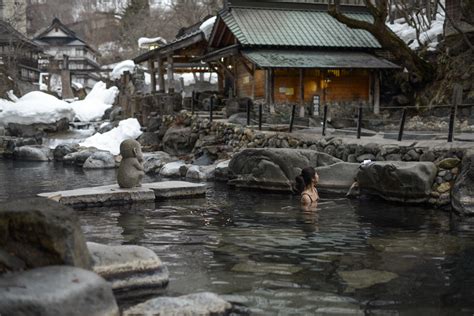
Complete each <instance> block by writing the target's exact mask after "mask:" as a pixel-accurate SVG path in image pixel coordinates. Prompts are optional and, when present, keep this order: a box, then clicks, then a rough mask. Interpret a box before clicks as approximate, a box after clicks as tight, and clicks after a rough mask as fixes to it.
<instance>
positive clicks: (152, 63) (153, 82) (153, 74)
mask: <svg viewBox="0 0 474 316" xmlns="http://www.w3.org/2000/svg"><path fill="white" fill-rule="evenodd" d="M148 69H149V71H150V78H151V92H156V71H155V61H154V60H153V59H150V60H148Z"/></svg>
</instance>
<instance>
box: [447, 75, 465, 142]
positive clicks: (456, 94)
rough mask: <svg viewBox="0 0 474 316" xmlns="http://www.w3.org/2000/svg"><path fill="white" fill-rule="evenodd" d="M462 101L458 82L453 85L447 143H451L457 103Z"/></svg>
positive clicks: (460, 87)
mask: <svg viewBox="0 0 474 316" xmlns="http://www.w3.org/2000/svg"><path fill="white" fill-rule="evenodd" d="M461 103H462V86H461V85H459V84H456V85H454V88H453V106H452V107H451V114H450V116H449V130H448V143H452V142H453V139H454V121H455V119H456V112H457V108H458V104H461Z"/></svg>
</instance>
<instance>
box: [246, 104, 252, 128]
mask: <svg viewBox="0 0 474 316" xmlns="http://www.w3.org/2000/svg"><path fill="white" fill-rule="evenodd" d="M251 102H252V101H251V100H250V99H248V100H247V126H249V125H250V104H251Z"/></svg>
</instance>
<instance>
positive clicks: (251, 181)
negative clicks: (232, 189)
mask: <svg viewBox="0 0 474 316" xmlns="http://www.w3.org/2000/svg"><path fill="white" fill-rule="evenodd" d="M337 162H342V160H339V159H337V158H334V157H332V156H330V155H328V154H325V153H320V152H317V151H314V150H307V149H287V148H253V149H245V150H243V151H241V152H239V153H237V154H236V155H235V156H234V157H233V158H232V160H231V161H230V163H229V179H231V180H230V181H229V184H231V185H235V186H237V187H243V188H256V189H263V190H272V191H287V192H291V191H292V187H293V183H294V180H295V177H296V176H298V175H299V174H300V173H301V169H303V168H305V167H308V166H312V167H319V166H328V165H332V164H335V163H337Z"/></svg>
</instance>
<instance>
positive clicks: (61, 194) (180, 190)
mask: <svg viewBox="0 0 474 316" xmlns="http://www.w3.org/2000/svg"><path fill="white" fill-rule="evenodd" d="M205 194H206V185H205V184H201V183H191V182H185V181H163V182H153V183H143V184H142V186H141V187H137V188H132V189H121V188H120V187H119V186H118V185H117V184H113V185H105V186H100V187H91V188H81V189H76V190H69V191H58V192H50V193H41V194H38V196H40V197H45V198H48V199H51V200H54V201H56V202H59V203H61V204H65V205H70V206H72V207H76V208H81V207H91V206H110V205H125V204H131V203H136V202H153V201H155V200H161V199H173V198H190V197H197V196H204V195H205Z"/></svg>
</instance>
